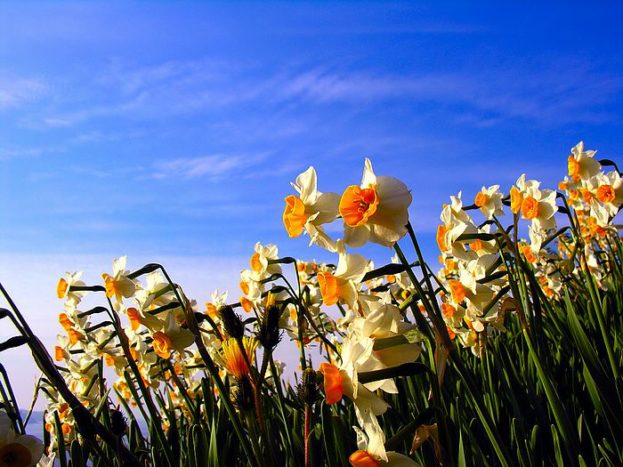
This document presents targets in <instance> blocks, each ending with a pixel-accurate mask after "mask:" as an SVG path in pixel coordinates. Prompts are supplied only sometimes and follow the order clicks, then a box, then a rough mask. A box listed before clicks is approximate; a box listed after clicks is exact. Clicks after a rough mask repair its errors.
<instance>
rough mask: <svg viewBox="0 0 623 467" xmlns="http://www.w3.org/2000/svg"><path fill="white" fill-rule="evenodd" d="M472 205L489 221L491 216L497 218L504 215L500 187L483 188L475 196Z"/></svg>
mask: <svg viewBox="0 0 623 467" xmlns="http://www.w3.org/2000/svg"><path fill="white" fill-rule="evenodd" d="M474 204H475V205H476V206H477V207H478V209H480V212H482V213H483V214H484V215H485V218H486V219H487V220H490V219H491V218H493V216H496V217H497V216H501V215H502V214H504V210H503V209H502V193H501V192H500V185H493V186H490V187H489V188H485V187H484V186H483V187H482V189H481V190H480V191H479V192H478V193H477V194H476V197H475V198H474Z"/></svg>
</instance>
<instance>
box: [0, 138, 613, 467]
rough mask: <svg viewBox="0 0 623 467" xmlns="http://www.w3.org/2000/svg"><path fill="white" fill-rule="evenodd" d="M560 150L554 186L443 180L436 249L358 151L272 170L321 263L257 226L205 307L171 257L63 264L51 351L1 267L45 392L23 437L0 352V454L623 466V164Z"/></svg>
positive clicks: (120, 460)
mask: <svg viewBox="0 0 623 467" xmlns="http://www.w3.org/2000/svg"><path fill="white" fill-rule="evenodd" d="M560 161H561V175H562V176H563V179H562V180H561V181H560V183H559V185H558V186H557V187H553V188H555V189H550V188H545V187H542V186H541V183H540V182H539V181H537V180H530V179H528V178H527V177H526V176H525V175H521V176H519V177H518V179H517V181H516V183H515V184H514V185H513V186H511V187H508V190H505V191H504V192H503V191H502V189H501V188H500V186H498V185H494V186H490V187H483V188H482V190H481V191H479V192H478V193H475V194H473V195H470V196H467V195H465V196H462V194H461V193H459V194H457V195H456V196H451V197H450V200H449V202H448V203H447V204H445V205H444V206H443V208H442V210H441V215H440V219H441V223H440V225H439V226H438V227H437V230H436V232H437V234H436V241H437V245H438V247H439V258H438V261H439V265H438V264H436V261H437V259H436V258H433V261H430V259H426V258H424V257H423V254H422V251H421V248H420V244H419V243H418V238H417V235H416V232H415V231H414V229H413V228H412V226H411V223H410V221H409V212H408V210H409V206H410V205H411V202H412V198H413V197H414V196H420V197H421V196H424V194H418V193H417V190H415V189H414V191H413V192H412V191H411V190H410V188H409V187H407V186H406V185H405V184H404V183H403V182H402V181H400V180H398V179H397V178H394V177H392V176H387V175H377V174H376V173H375V171H374V168H373V165H372V162H371V161H370V160H368V159H366V160H365V162H364V167H363V175H362V176H361V182H360V183H359V184H353V185H350V186H347V187H345V188H344V190H343V192H342V193H341V194H340V193H328V192H321V191H319V186H321V181H319V180H317V177H316V172H315V170H314V168H313V167H310V168H309V169H307V170H306V171H305V172H303V173H301V174H300V175H299V176H298V177H297V178H296V180H295V181H294V182H293V183H292V188H293V190H294V191H293V192H291V191H288V189H287V187H286V183H285V182H284V190H283V192H284V196H285V207H284V211H283V224H284V228H285V229H286V231H287V233H288V235H289V237H291V238H294V237H299V236H301V235H306V236H307V237H308V238H309V240H310V247H311V248H314V249H316V248H322V249H325V250H328V251H329V252H331V253H333V254H334V258H335V261H334V264H323V263H316V262H313V261H306V260H305V259H298V258H294V257H291V256H287V255H284V254H283V252H284V251H287V246H281V248H279V249H278V248H277V246H275V245H262V244H259V243H258V244H256V245H255V248H254V251H253V253H252V254H251V256H250V260H249V265H248V268H247V269H245V270H243V271H242V272H241V274H240V290H239V291H235V292H234V291H230V292H229V293H219V292H218V291H215V292H214V293H212V295H211V297H210V299H209V301H208V302H207V303H205V304H199V303H197V302H196V301H195V300H193V299H192V298H191V297H188V296H186V294H185V293H184V288H183V287H184V285H183V284H178V283H176V282H175V278H174V277H170V275H169V273H168V272H167V270H166V265H160V264H147V265H145V266H143V267H140V268H139V269H136V270H128V269H127V265H126V258H125V257H122V258H118V259H116V260H115V261H114V262H113V267H112V271H110V272H107V273H104V274H102V276H101V278H86V277H82V274H81V273H79V272H76V273H67V274H66V275H65V276H64V277H62V278H60V280H59V281H58V287H57V294H58V298H59V299H60V300H62V301H63V303H64V311H63V312H62V313H61V314H60V315H59V317H58V322H59V331H60V334H59V336H58V341H57V344H56V346H55V347H54V348H52V349H47V348H45V347H44V346H43V345H42V344H41V342H40V341H39V339H38V338H37V337H36V336H35V335H34V334H33V332H32V331H31V329H30V327H29V325H28V321H27V320H26V319H25V316H27V315H28V313H27V310H22V311H21V312H20V310H19V304H15V303H14V302H13V301H12V299H11V298H10V284H3V286H2V287H0V291H1V292H2V294H3V296H4V298H5V299H6V302H7V308H6V309H1V310H0V319H3V325H4V326H13V327H14V328H15V337H13V338H11V339H9V340H7V341H6V342H4V343H1V344H0V351H4V350H6V349H9V348H12V347H17V346H22V345H24V346H29V347H30V349H31V351H32V354H33V358H34V359H35V361H36V363H37V365H38V366H39V368H40V369H41V371H42V377H41V379H40V381H39V384H38V386H37V391H38V392H39V393H40V394H41V395H43V396H44V397H45V398H46V399H47V408H46V412H45V417H44V426H42V427H41V429H40V433H41V436H40V437H35V436H31V435H27V434H25V433H26V430H25V426H26V424H27V417H23V416H22V413H21V412H20V410H19V409H20V408H19V407H18V406H17V403H16V401H15V397H14V395H13V391H12V389H11V383H10V378H9V377H10V375H7V374H6V372H4V369H3V368H2V375H1V378H0V398H1V400H2V405H3V411H2V412H0V466H2V467H4V466H31V465H36V464H37V463H39V464H40V465H53V464H54V465H60V466H63V467H64V466H70V465H71V466H82V465H93V466H107V467H110V466H138V465H141V466H144V465H156V466H161V465H162V466H174V465H175V466H178V465H179V466H197V465H201V466H203V465H210V466H231V465H241V466H247V465H251V466H343V465H349V464H350V465H353V466H357V467H372V466H412V465H422V466H436V465H443V466H498V465H501V466H515V465H521V466H539V465H543V466H550V465H559V466H585V465H613V466H614V465H621V464H623V436H622V435H623V380H622V379H621V371H622V358H623V244H622V242H621V238H620V235H619V228H620V226H619V225H617V224H616V222H617V220H616V215H617V213H618V212H619V210H620V208H621V205H622V204H623V181H622V179H621V173H620V172H619V169H618V167H617V165H616V163H615V162H613V161H611V160H608V159H599V158H598V157H597V156H596V152H595V151H591V150H585V149H584V145H583V143H579V144H577V145H576V146H575V147H574V148H572V150H571V152H570V154H569V155H568V156H567V157H566V158H565V157H564V155H563V156H561V157H560ZM565 162H566V171H565ZM565 172H566V175H565ZM518 175H519V174H518ZM358 179H359V176H358V175H353V183H356V182H357V180H358ZM331 223H340V225H342V224H343V230H342V229H341V233H338V234H337V235H335V234H333V235H332V233H333V232H335V231H336V229H334V228H332V229H327V228H326V226H327V225H328V224H331ZM370 244H373V245H374V247H375V248H379V249H381V248H382V247H385V248H384V251H387V252H388V253H389V254H388V255H387V260H386V264H380V265H379V264H373V262H372V261H370V260H369V259H368V258H366V257H365V256H363V255H361V254H360V253H358V252H357V251H358V250H357V248H358V247H361V246H363V245H368V247H370V246H372V245H370ZM390 249H391V250H390ZM392 250H393V251H392ZM310 251H311V250H310ZM4 286H7V289H5V288H4ZM87 303H89V305H86V304H87ZM91 303H96V305H91ZM290 349H292V351H294V350H296V351H297V359H298V362H299V363H298V365H299V367H298V368H296V369H295V370H294V371H293V374H294V376H293V377H289V376H288V375H287V374H286V372H285V370H284V368H283V364H282V363H280V361H279V358H280V352H289V351H291V350H290ZM0 368H1V366H0ZM22 409H24V408H23V407H22ZM33 431H36V430H33V429H32V426H31V427H29V432H31V433H32V432H33Z"/></svg>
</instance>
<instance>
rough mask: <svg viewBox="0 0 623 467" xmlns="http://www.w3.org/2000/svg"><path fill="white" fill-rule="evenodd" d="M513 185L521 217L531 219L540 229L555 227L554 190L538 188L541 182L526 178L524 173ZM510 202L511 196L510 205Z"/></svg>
mask: <svg viewBox="0 0 623 467" xmlns="http://www.w3.org/2000/svg"><path fill="white" fill-rule="evenodd" d="M515 185H516V191H515V193H516V194H515V196H516V199H515V202H516V203H519V202H521V205H520V206H521V208H520V212H521V217H522V218H523V219H527V220H529V221H532V223H533V224H534V225H535V226H536V228H537V229H540V230H547V229H553V228H556V219H554V214H555V213H556V211H557V210H558V207H557V206H556V192H555V191H553V190H540V189H539V186H540V185H541V183H540V182H538V181H536V180H526V176H525V174H524V175H521V176H520V177H519V178H518V179H517V182H516V184H515ZM511 196H512V195H511ZM512 204H513V199H512V198H511V207H512Z"/></svg>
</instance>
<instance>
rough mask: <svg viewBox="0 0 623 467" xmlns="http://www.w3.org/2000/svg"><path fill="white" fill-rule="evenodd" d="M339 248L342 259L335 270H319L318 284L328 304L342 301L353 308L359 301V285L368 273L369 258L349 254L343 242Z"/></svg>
mask: <svg viewBox="0 0 623 467" xmlns="http://www.w3.org/2000/svg"><path fill="white" fill-rule="evenodd" d="M338 248H339V250H340V259H339V260H338V263H337V268H336V269H335V272H330V271H328V270H319V271H318V286H319V287H320V293H321V294H322V300H323V302H324V304H325V305H326V306H331V305H335V304H336V303H337V302H341V303H346V304H347V305H348V306H349V307H351V308H353V307H354V306H355V303H356V301H357V295H358V292H357V287H358V284H359V282H360V281H361V279H362V278H363V276H364V275H365V273H366V268H367V266H368V260H367V259H366V258H364V257H363V256H361V255H358V254H347V253H346V251H345V250H344V248H343V245H341V243H340V245H339V246H338Z"/></svg>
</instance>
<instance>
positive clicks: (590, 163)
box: [567, 141, 601, 183]
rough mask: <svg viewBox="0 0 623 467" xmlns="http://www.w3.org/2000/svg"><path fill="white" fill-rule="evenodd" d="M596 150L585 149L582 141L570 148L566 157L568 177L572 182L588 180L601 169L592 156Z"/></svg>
mask: <svg viewBox="0 0 623 467" xmlns="http://www.w3.org/2000/svg"><path fill="white" fill-rule="evenodd" d="M596 152H597V151H585V150H584V142H583V141H580V142H579V143H578V144H576V145H575V147H573V148H572V149H571V155H570V156H569V157H568V159H567V164H568V169H569V177H570V178H571V180H572V181H573V182H574V183H578V182H580V181H581V180H588V179H589V178H590V177H592V176H593V175H596V174H597V173H598V172H599V171H600V170H601V164H599V161H597V160H596V159H595V158H594V156H595V154H596Z"/></svg>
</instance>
